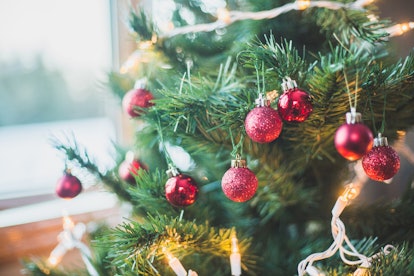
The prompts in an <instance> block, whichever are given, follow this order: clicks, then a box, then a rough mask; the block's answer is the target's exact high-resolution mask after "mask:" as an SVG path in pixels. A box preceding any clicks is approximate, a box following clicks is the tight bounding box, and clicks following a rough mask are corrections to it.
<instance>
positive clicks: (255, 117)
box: [244, 97, 283, 143]
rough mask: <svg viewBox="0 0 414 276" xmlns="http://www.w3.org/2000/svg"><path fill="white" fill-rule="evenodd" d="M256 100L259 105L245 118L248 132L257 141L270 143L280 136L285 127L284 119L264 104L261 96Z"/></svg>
mask: <svg viewBox="0 0 414 276" xmlns="http://www.w3.org/2000/svg"><path fill="white" fill-rule="evenodd" d="M260 101H261V102H262V104H260ZM256 102H257V103H258V102H259V103H258V106H257V107H255V108H253V109H252V110H251V111H250V112H249V113H248V114H247V116H246V119H245V120H244V127H245V129H246V133H247V135H248V136H249V137H250V139H252V140H253V141H255V142H258V143H270V142H272V141H274V140H275V139H276V138H278V137H279V135H280V132H281V131H282V127H283V122H282V119H281V118H280V116H279V113H278V112H277V111H276V110H274V109H273V108H271V107H269V106H264V104H263V102H264V101H263V99H262V98H261V97H259V99H257V100H256Z"/></svg>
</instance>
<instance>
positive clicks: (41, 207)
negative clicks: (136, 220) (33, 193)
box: [0, 192, 117, 228]
mask: <svg viewBox="0 0 414 276" xmlns="http://www.w3.org/2000/svg"><path fill="white" fill-rule="evenodd" d="M116 203H117V199H116V196H114V195H113V194H109V193H106V192H88V193H82V194H80V195H79V196H78V197H75V198H73V199H71V200H64V199H55V200H49V201H43V202H41V203H37V204H31V205H25V206H21V207H16V208H10V209H6V210H2V211H0V228H1V227H10V226H16V225H21V224H27V223H33V222H37V221H44V220H49V219H55V218H60V217H62V212H67V213H68V214H69V215H78V214H82V213H91V212H96V211H101V210H105V209H111V208H114V207H115V206H116Z"/></svg>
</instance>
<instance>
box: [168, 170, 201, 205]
mask: <svg viewBox="0 0 414 276" xmlns="http://www.w3.org/2000/svg"><path fill="white" fill-rule="evenodd" d="M167 173H168V174H169V176H170V178H169V179H168V180H167V182H166V183H165V197H166V198H167V200H168V202H169V203H170V204H171V205H174V206H176V207H186V206H189V205H191V204H193V203H194V202H195V201H196V199H197V195H198V187H197V184H196V182H195V181H194V179H192V178H191V177H190V176H188V175H185V174H181V173H179V172H178V171H177V169H175V168H173V169H172V170H169V171H168V172H167Z"/></svg>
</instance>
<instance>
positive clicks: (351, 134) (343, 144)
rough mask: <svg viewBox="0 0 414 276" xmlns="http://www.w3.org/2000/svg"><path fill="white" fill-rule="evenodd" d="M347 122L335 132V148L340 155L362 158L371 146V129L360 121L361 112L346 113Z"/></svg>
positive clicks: (352, 158) (354, 158)
mask: <svg viewBox="0 0 414 276" xmlns="http://www.w3.org/2000/svg"><path fill="white" fill-rule="evenodd" d="M346 117H347V123H345V124H343V125H341V126H340V127H339V128H338V129H337V130H336V132H335V137H334V141H335V148H336V150H337V151H338V152H339V154H340V155H342V157H344V158H346V159H348V160H350V161H355V160H358V159H360V158H362V157H363V156H364V155H365V154H366V153H367V152H368V151H369V150H371V148H372V144H373V140H374V136H373V135H372V132H371V130H370V129H369V128H368V127H367V126H366V125H364V124H362V123H361V113H355V114H354V115H352V114H351V112H348V113H347V114H346Z"/></svg>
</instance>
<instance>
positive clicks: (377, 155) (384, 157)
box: [362, 134, 400, 181]
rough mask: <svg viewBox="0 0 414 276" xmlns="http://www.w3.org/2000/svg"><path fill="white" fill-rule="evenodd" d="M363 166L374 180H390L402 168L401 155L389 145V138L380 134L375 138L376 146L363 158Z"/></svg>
mask: <svg viewBox="0 0 414 276" xmlns="http://www.w3.org/2000/svg"><path fill="white" fill-rule="evenodd" d="M362 167H363V168H364V171H365V173H366V174H367V175H368V177H369V178H371V179H372V180H375V181H384V180H388V179H390V178H392V177H393V176H394V175H395V174H396V173H397V172H398V170H399V169H400V157H399V156H398V154H397V152H396V151H395V150H394V149H393V148H392V147H390V146H388V142H387V138H386V137H381V134H378V138H375V139H374V147H373V148H372V149H371V150H370V151H369V152H368V153H367V154H365V155H364V157H363V158H362Z"/></svg>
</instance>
